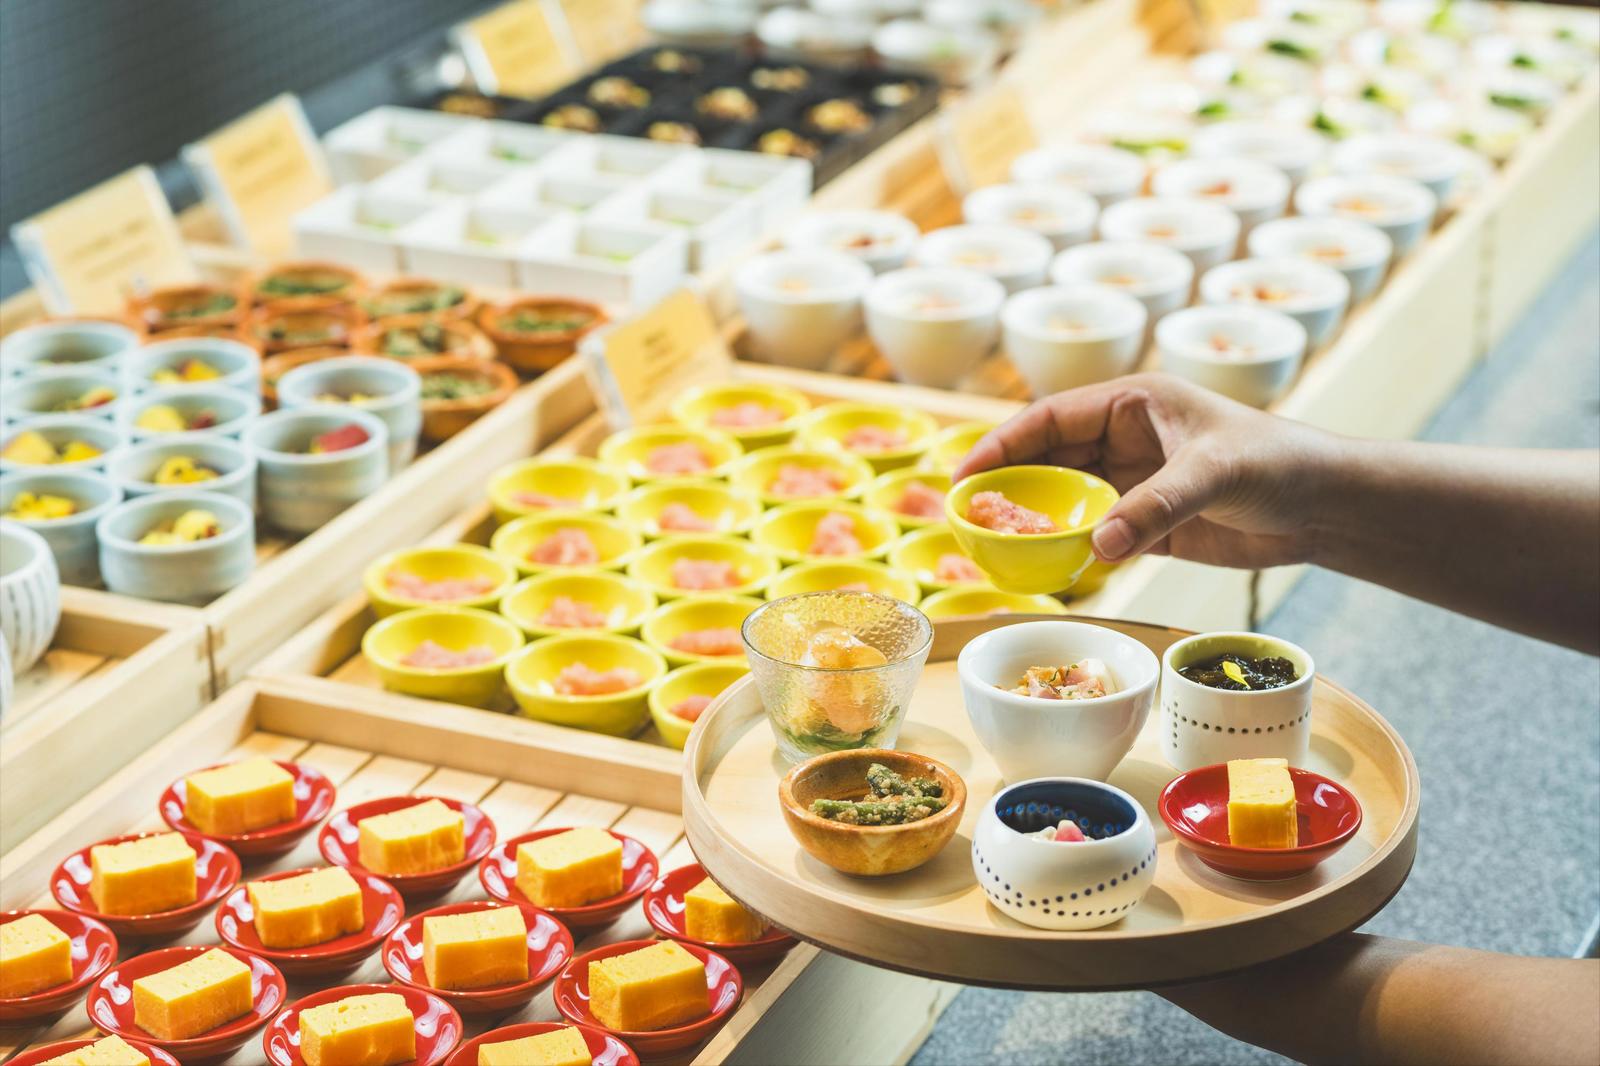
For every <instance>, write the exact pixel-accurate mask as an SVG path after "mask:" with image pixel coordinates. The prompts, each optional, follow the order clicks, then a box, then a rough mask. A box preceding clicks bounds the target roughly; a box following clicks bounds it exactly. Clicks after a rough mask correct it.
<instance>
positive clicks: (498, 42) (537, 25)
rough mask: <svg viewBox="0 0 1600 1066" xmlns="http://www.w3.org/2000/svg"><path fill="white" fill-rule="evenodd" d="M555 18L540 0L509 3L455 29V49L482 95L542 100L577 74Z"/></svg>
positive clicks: (556, 11) (562, 29) (555, 13)
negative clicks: (464, 61) (463, 59)
mask: <svg viewBox="0 0 1600 1066" xmlns="http://www.w3.org/2000/svg"><path fill="white" fill-rule="evenodd" d="M560 18H561V11H560V8H559V7H555V8H554V10H553V11H552V8H551V7H549V6H547V5H546V4H545V3H544V2H542V0H511V3H509V4H504V5H502V6H500V7H497V8H495V9H494V10H493V11H490V12H488V13H487V14H483V15H479V16H478V17H477V18H475V19H471V20H469V21H467V22H463V23H462V24H461V25H459V26H457V27H456V29H455V39H456V44H457V45H458V46H459V47H460V48H461V51H462V54H463V55H464V56H465V57H466V61H467V69H469V70H470V71H472V78H473V80H474V81H475V82H477V83H478V87H479V88H480V89H482V90H483V91H484V92H487V93H497V94H499V95H502V96H528V97H532V96H542V95H544V94H545V93H547V92H549V91H550V90H551V89H554V88H556V87H557V86H559V85H561V84H562V83H564V82H566V81H568V80H570V79H571V78H572V77H573V76H574V75H575V74H576V73H577V68H576V66H575V65H574V63H573V59H572V56H571V55H570V54H569V52H568V48H567V45H566V44H565V43H564V42H563V40H562V37H563V34H564V32H565V27H564V26H559V24H558V20H559V19H560Z"/></svg>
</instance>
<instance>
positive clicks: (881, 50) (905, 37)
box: [872, 18, 1000, 85]
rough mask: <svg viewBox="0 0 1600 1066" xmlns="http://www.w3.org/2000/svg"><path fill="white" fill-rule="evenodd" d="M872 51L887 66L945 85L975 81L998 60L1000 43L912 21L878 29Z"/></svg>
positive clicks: (985, 35) (977, 32)
mask: <svg viewBox="0 0 1600 1066" xmlns="http://www.w3.org/2000/svg"><path fill="white" fill-rule="evenodd" d="M872 50H873V51H875V52H877V53H878V55H879V56H881V57H882V58H883V59H884V61H885V62H886V63H888V64H889V65H890V66H901V67H909V68H910V69H912V70H920V71H924V72H926V73H928V74H932V75H933V76H934V77H936V78H938V79H939V80H940V81H942V82H944V83H945V84H947V85H966V84H968V83H970V82H973V81H976V80H977V79H978V78H979V77H981V76H982V75H984V74H986V73H988V71H989V69H990V68H991V67H993V66H994V64H995V61H996V60H998V59H999V58H1000V42H999V41H998V40H997V39H996V38H995V36H994V35H993V34H992V33H989V32H987V31H985V30H977V29H961V30H954V29H950V28H949V27H945V26H935V25H933V24H931V23H928V22H923V21H921V20H919V19H913V18H901V19H895V20H893V21H892V22H886V23H884V24H883V25H882V26H880V27H878V29H877V30H876V32H874V33H873V35H872Z"/></svg>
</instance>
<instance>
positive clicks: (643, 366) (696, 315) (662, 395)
mask: <svg viewBox="0 0 1600 1066" xmlns="http://www.w3.org/2000/svg"><path fill="white" fill-rule="evenodd" d="M582 355H583V359H584V366H585V368H586V369H587V371H588V373H589V383H590V385H591V386H592V387H593V389H594V393H595V398H596V399H597V400H598V401H599V402H600V406H601V409H602V410H604V411H605V413H606V419H607V421H609V422H610V423H611V424H612V426H614V427H616V428H619V429H620V428H622V427H625V426H629V425H633V424H635V423H639V422H649V421H652V420H654V419H655V418H657V417H658V416H660V415H661V414H662V413H663V412H664V411H665V410H666V407H667V405H668V404H670V403H671V402H672V399H673V397H675V396H676V395H677V394H678V393H680V392H682V391H683V390H684V389H686V388H689V387H690V386H691V385H698V384H701V383H702V382H706V381H720V380H722V379H723V378H726V377H727V376H728V375H729V374H730V373H731V371H732V366H733V353H732V352H730V351H729V350H728V345H727V342H726V341H725V340H723V337H722V333H721V332H720V331H719V330H718V329H717V323H716V320H715V319H714V318H713V317H712V315H711V309H710V308H709V307H708V306H707V305H706V301H705V298H704V297H702V296H701V295H700V293H698V292H696V291H695V290H694V289H691V288H682V289H678V290H677V291H676V292H674V293H672V294H671V295H670V296H668V297H666V298H665V299H663V300H662V301H661V302H660V303H658V304H656V305H655V306H654V307H652V308H651V309H650V310H648V311H646V312H644V313H643V314H640V315H638V316H636V317H634V318H631V319H629V320H628V321H626V322H623V323H621V324H620V325H617V326H615V327H613V328H611V329H609V330H606V331H605V332H603V333H601V334H599V335H598V336H596V337H594V338H593V339H592V340H590V341H589V342H588V343H586V344H585V345H584V346H583V352H582Z"/></svg>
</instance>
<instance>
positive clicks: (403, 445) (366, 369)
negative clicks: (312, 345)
mask: <svg viewBox="0 0 1600 1066" xmlns="http://www.w3.org/2000/svg"><path fill="white" fill-rule="evenodd" d="M356 394H360V395H363V396H368V397H371V399H366V400H361V401H359V402H358V403H355V404H354V405H353V406H355V407H358V408H360V409H361V410H363V411H366V412H367V413H368V414H373V415H377V416H378V417H379V418H381V419H383V424H384V425H385V426H387V427H388V429H389V473H390V474H398V473H399V472H400V471H401V470H404V469H405V468H406V466H407V464H409V463H410V462H411V460H412V458H413V457H414V456H415V455H416V454H417V434H419V433H420V432H421V431H422V378H421V377H420V376H419V375H418V374H417V372H416V371H415V370H413V369H411V368H410V367H409V366H406V365H405V364H404V363H401V362H398V361H396V360H394V359H385V358H382V357H381V356H375V355H348V356H341V357H340V358H337V359H319V360H317V361H316V362H315V363H307V364H306V365H305V366H298V367H295V368H294V369H293V370H291V371H289V372H288V373H287V374H285V375H283V377H281V378H279V379H278V404H279V406H281V407H284V408H297V407H305V406H306V405H308V404H313V403H324V402H328V401H327V399H326V398H328V397H340V398H341V399H342V398H343V397H347V396H352V395H356Z"/></svg>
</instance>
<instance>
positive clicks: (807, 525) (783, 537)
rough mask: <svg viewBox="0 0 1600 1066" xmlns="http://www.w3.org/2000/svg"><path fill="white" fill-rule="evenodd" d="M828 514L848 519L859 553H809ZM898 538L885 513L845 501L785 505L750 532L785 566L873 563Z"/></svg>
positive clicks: (891, 518)
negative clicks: (809, 562) (821, 561)
mask: <svg viewBox="0 0 1600 1066" xmlns="http://www.w3.org/2000/svg"><path fill="white" fill-rule="evenodd" d="M830 514H843V515H849V516H850V518H851V519H852V520H853V521H854V523H855V535H856V539H857V540H859V541H860V542H861V551H859V552H850V553H847V554H836V555H827V554H823V553H819V552H813V551H812V550H811V542H812V539H813V538H814V537H815V536H816V533H817V524H818V523H819V522H821V521H822V520H823V519H824V518H826V517H827V516H828V515H830ZM899 535H900V523H898V522H896V521H895V520H894V515H892V514H890V513H888V512H887V511H875V510H872V509H871V508H868V507H863V506H861V505H860V504H859V503H850V502H849V501H847V500H813V501H811V502H809V503H788V504H784V505H783V506H782V507H776V508H773V509H772V510H770V511H768V512H767V513H766V514H764V515H762V516H761V518H760V519H759V520H758V521H757V522H756V524H755V525H754V526H752V527H751V529H750V539H751V540H752V541H754V542H755V543H756V544H759V545H761V546H762V547H764V548H771V549H772V550H773V551H775V552H777V553H778V558H780V559H782V560H783V561H784V562H786V563H798V562H803V561H805V560H807V559H875V558H877V557H878V556H880V555H882V554H883V553H884V552H886V551H888V550H889V545H890V544H891V543H893V542H894V539H895V538H896V537H898V536H899Z"/></svg>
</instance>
